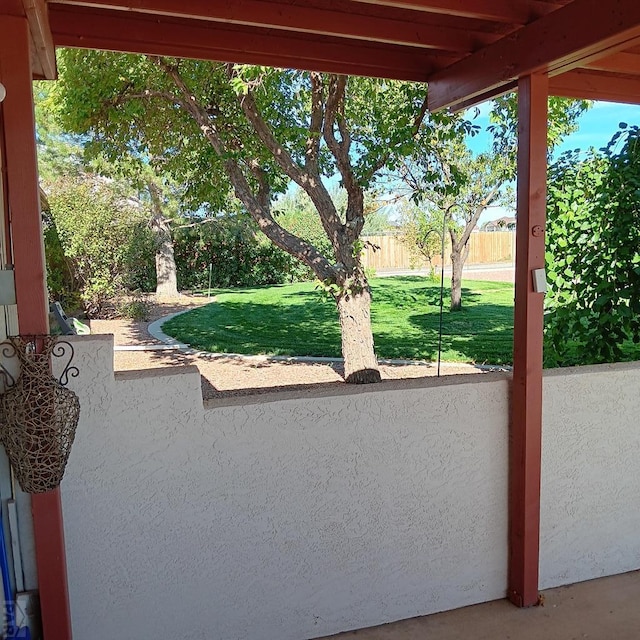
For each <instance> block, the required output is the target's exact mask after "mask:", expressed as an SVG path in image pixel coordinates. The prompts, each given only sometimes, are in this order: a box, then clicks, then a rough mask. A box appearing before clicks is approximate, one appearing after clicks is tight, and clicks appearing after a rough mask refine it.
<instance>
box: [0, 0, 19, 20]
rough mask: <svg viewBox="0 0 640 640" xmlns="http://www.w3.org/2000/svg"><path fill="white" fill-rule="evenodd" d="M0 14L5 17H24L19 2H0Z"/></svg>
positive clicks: (16, 0) (15, 0)
mask: <svg viewBox="0 0 640 640" xmlns="http://www.w3.org/2000/svg"><path fill="white" fill-rule="evenodd" d="M0 14H2V15H5V16H24V7H23V6H22V2H21V1H20V0H2V4H1V5H0Z"/></svg>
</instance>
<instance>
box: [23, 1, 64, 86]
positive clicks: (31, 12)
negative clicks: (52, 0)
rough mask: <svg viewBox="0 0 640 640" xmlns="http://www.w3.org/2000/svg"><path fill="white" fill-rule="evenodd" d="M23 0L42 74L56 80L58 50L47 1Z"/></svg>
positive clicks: (48, 78) (46, 77)
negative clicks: (50, 25)
mask: <svg viewBox="0 0 640 640" xmlns="http://www.w3.org/2000/svg"><path fill="white" fill-rule="evenodd" d="M23 2H24V10H25V13H26V15H27V20H28V21H29V31H30V32H31V39H32V42H33V51H34V53H35V55H36V56H37V58H38V61H39V63H40V69H41V72H42V76H43V78H45V79H47V80H55V79H56V77H57V67H56V50H55V47H54V46H53V38H52V36H51V28H50V27H49V15H48V13H47V5H46V2H45V0H23Z"/></svg>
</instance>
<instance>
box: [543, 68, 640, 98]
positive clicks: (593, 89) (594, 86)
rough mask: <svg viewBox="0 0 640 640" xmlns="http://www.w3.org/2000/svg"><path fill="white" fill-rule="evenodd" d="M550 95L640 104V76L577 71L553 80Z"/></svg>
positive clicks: (550, 82)
mask: <svg viewBox="0 0 640 640" xmlns="http://www.w3.org/2000/svg"><path fill="white" fill-rule="evenodd" d="M549 93H550V94H551V95H554V96H562V97H563V98H584V99H588V100H606V101H608V102H624V103H627V104H640V76H636V77H633V76H616V75H611V74H607V73H602V72H598V71H589V70H584V69H576V70H574V71H569V72H568V73H563V74H562V75H559V76H555V77H554V78H551V79H550V81H549Z"/></svg>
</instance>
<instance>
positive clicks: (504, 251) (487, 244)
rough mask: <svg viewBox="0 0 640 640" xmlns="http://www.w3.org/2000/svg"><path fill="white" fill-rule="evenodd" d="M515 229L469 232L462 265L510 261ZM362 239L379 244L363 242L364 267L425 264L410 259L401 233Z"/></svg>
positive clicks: (448, 252) (447, 250) (447, 257)
mask: <svg viewBox="0 0 640 640" xmlns="http://www.w3.org/2000/svg"><path fill="white" fill-rule="evenodd" d="M515 237H516V236H515V231H494V232H483V231H480V232H478V233H472V234H471V240H470V249H469V258H468V260H467V262H466V264H468V265H469V264H494V263H499V262H504V263H506V264H512V262H513V260H514V257H515ZM362 240H363V241H365V242H367V243H370V244H371V245H375V246H377V247H379V249H377V250H375V251H374V249H373V248H371V246H370V245H367V247H366V248H365V251H364V259H363V262H364V265H365V267H368V268H371V269H375V270H376V271H382V270H385V269H411V268H420V267H426V266H428V265H427V261H426V259H423V260H421V261H418V262H417V263H416V260H415V258H414V259H413V260H412V257H411V252H410V251H409V245H408V244H407V243H406V242H404V240H403V237H402V236H395V235H387V236H367V237H363V238H362ZM450 256H451V242H450V240H449V238H447V241H446V244H445V265H447V264H450V262H451V258H450ZM440 262H441V260H440V255H437V256H436V257H435V258H434V259H433V266H439V265H440Z"/></svg>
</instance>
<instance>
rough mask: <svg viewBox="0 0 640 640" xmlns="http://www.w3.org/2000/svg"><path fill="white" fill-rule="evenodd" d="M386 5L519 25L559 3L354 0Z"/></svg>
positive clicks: (531, 0) (511, 0) (476, 0)
mask: <svg viewBox="0 0 640 640" xmlns="http://www.w3.org/2000/svg"><path fill="white" fill-rule="evenodd" d="M354 1H355V2H360V3H365V4H375V5H379V6H385V7H395V8H402V9H413V10H416V11H428V12H429V13H444V14H447V15H450V16H460V17H464V18H475V19H478V20H490V21H493V22H504V23H507V24H515V25H522V24H527V23H529V22H531V21H532V20H535V19H536V18H539V17H540V16H543V15H545V14H547V13H549V12H550V11H553V10H555V9H557V8H558V7H559V6H561V4H562V3H553V2H539V1H538V0H474V2H468V1H465V0H354Z"/></svg>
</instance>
